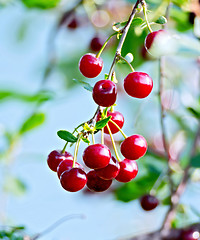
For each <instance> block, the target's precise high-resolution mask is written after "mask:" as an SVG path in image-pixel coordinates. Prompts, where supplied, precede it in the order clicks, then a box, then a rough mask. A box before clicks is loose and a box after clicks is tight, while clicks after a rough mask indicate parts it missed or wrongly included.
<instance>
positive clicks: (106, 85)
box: [92, 80, 117, 107]
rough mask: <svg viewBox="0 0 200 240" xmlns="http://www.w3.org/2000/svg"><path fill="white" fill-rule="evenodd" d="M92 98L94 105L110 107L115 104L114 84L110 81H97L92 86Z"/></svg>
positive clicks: (115, 92)
mask: <svg viewBox="0 0 200 240" xmlns="http://www.w3.org/2000/svg"><path fill="white" fill-rule="evenodd" d="M92 96H93V99H94V101H95V102H96V104H98V105H99V106H102V107H110V106H112V105H113V104H114V103H115V102H116V98H117V87H116V84H115V83H114V82H112V81H110V80H101V81H98V82H97V83H96V84H95V85H94V88H93V92H92Z"/></svg>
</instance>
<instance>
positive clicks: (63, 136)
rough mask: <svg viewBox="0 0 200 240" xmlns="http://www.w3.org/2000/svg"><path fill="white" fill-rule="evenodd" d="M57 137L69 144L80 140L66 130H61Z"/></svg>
mask: <svg viewBox="0 0 200 240" xmlns="http://www.w3.org/2000/svg"><path fill="white" fill-rule="evenodd" d="M57 135H58V137H59V138H61V139H63V140H65V141H67V142H72V143H74V142H77V140H78V138H77V137H75V136H74V135H73V134H71V133H70V132H68V131H66V130H60V131H58V132H57Z"/></svg>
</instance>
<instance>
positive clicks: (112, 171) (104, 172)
mask: <svg viewBox="0 0 200 240" xmlns="http://www.w3.org/2000/svg"><path fill="white" fill-rule="evenodd" d="M95 172H96V174H97V175H98V177H100V178H102V179H104V180H111V179H113V178H116V176H117V175H118V173H119V163H118V161H117V160H116V159H115V158H114V157H112V158H111V160H110V163H109V164H108V165H107V166H106V167H105V168H100V169H96V170H95Z"/></svg>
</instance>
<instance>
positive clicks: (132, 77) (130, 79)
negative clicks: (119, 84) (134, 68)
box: [124, 72, 153, 98]
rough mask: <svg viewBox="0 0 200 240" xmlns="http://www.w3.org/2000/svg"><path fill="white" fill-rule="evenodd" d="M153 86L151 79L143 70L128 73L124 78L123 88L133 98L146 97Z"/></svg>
mask: <svg viewBox="0 0 200 240" xmlns="http://www.w3.org/2000/svg"><path fill="white" fill-rule="evenodd" d="M152 88H153V80H152V79H151V77H150V76H149V75H148V74H147V73H144V72H132V73H129V74H128V75H127V76H126V78H125V79H124V90H125V91H126V93H127V94H128V95H129V96H131V97H135V98H145V97H147V96H148V95H149V94H150V93H151V91H152Z"/></svg>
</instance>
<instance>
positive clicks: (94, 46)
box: [90, 36, 104, 52]
mask: <svg viewBox="0 0 200 240" xmlns="http://www.w3.org/2000/svg"><path fill="white" fill-rule="evenodd" d="M103 44H104V39H102V38H100V37H98V36H96V37H94V38H93V39H92V40H91V42H90V49H91V50H92V51H94V52H98V51H100V50H101V48H102V46H103Z"/></svg>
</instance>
